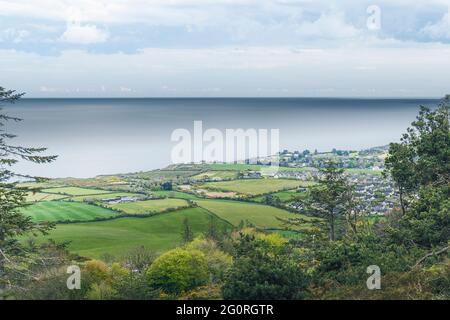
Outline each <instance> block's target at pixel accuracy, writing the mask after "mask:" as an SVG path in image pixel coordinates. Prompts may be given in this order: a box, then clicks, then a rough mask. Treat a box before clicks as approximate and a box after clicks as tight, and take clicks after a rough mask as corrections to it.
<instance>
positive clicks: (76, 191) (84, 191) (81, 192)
mask: <svg viewBox="0 0 450 320" xmlns="http://www.w3.org/2000/svg"><path fill="white" fill-rule="evenodd" d="M42 192H45V193H57V194H66V195H69V196H85V195H91V194H103V193H111V191H106V190H100V189H88V188H79V187H60V188H48V189H43V190H42Z"/></svg>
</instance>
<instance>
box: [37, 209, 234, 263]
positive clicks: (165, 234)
mask: <svg viewBox="0 0 450 320" xmlns="http://www.w3.org/2000/svg"><path fill="white" fill-rule="evenodd" d="M210 217H211V215H210V214H209V213H208V212H206V211H205V210H203V209H201V208H189V209H184V210H179V211H174V212H170V213H167V214H163V215H156V216H153V217H147V218H130V217H126V218H119V219H115V220H109V221H98V222H89V223H72V224H61V225H57V226H56V228H55V229H54V230H52V231H51V232H50V234H49V235H47V236H45V237H44V236H40V237H39V238H38V240H40V241H42V240H43V239H53V240H55V241H57V242H63V241H70V244H69V250H70V251H71V252H74V253H77V254H79V255H82V256H86V257H90V258H101V257H102V256H103V255H104V254H109V255H113V256H121V255H123V254H124V253H125V252H127V251H128V250H131V249H133V248H135V247H138V246H145V247H147V248H149V249H153V250H155V252H162V251H166V250H168V249H171V248H173V247H176V246H178V245H180V244H181V234H182V226H183V220H184V218H187V219H188V221H189V224H190V226H191V228H192V230H193V232H194V234H199V233H202V232H204V231H206V230H207V228H208V224H209V223H210V219H211V218H210ZM213 219H217V218H213ZM216 221H217V225H218V227H219V228H229V227H230V226H229V225H228V224H226V223H225V222H223V221H222V220H220V219H217V220H216Z"/></svg>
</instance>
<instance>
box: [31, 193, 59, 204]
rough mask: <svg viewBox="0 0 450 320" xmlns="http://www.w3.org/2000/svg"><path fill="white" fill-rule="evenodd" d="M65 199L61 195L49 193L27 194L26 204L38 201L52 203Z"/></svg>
mask: <svg viewBox="0 0 450 320" xmlns="http://www.w3.org/2000/svg"><path fill="white" fill-rule="evenodd" d="M63 198H67V196H66V195H61V194H50V193H42V192H35V193H33V192H28V193H27V196H26V201H27V202H39V201H53V200H59V199H63Z"/></svg>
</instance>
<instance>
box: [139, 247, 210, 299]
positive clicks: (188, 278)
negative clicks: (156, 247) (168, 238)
mask: <svg viewBox="0 0 450 320" xmlns="http://www.w3.org/2000/svg"><path fill="white" fill-rule="evenodd" d="M146 275H147V277H148V280H149V281H150V285H151V286H152V287H153V288H155V289H160V290H161V291H163V292H165V293H167V294H170V295H179V294H180V293H182V292H184V291H188V290H191V289H193V288H196V287H198V286H201V285H204V284H206V283H207V282H208V264H207V260H206V257H205V255H204V254H203V253H202V252H200V251H198V250H188V249H182V248H177V249H174V250H171V251H168V252H166V253H164V254H163V255H161V256H160V257H158V258H157V259H156V260H155V261H154V262H153V264H152V265H151V266H150V267H149V268H148V269H147V271H146Z"/></svg>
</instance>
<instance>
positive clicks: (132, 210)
mask: <svg viewBox="0 0 450 320" xmlns="http://www.w3.org/2000/svg"><path fill="white" fill-rule="evenodd" d="M187 205H188V203H187V201H186V200H183V199H157V200H145V201H135V202H125V203H117V204H112V205H109V207H110V208H113V209H116V210H120V211H123V212H125V213H129V214H144V213H152V212H161V211H164V210H167V209H170V208H179V207H186V206H187Z"/></svg>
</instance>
